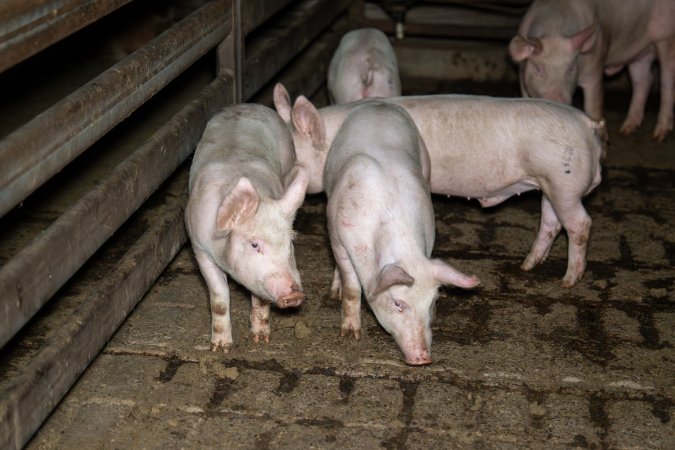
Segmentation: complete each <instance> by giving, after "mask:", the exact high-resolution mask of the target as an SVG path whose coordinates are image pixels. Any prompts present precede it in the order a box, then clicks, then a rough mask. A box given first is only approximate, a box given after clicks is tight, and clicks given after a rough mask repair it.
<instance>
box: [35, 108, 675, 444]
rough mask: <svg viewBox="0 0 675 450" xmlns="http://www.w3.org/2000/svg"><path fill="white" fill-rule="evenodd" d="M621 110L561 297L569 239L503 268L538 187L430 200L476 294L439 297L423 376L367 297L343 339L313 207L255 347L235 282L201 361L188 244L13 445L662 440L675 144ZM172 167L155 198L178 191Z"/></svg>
mask: <svg viewBox="0 0 675 450" xmlns="http://www.w3.org/2000/svg"><path fill="white" fill-rule="evenodd" d="M610 103H611V102H610ZM624 107H625V105H623V103H621V108H618V109H617V110H611V111H609V112H608V114H607V119H608V122H609V130H610V133H611V136H612V145H611V148H610V154H609V158H608V160H607V162H606V164H605V168H604V173H603V176H604V179H603V182H602V184H601V185H600V186H599V187H598V188H597V189H596V190H595V192H594V193H592V194H591V195H590V196H589V197H588V198H587V200H586V202H585V203H586V206H587V209H588V211H589V213H590V215H591V217H592V218H593V228H592V232H591V240H590V243H589V250H588V268H587V271H586V275H585V276H584V278H583V280H582V281H581V282H580V283H579V284H578V285H577V286H575V287H574V288H572V289H571V290H564V289H562V288H561V287H560V281H561V277H562V275H563V274H564V271H565V267H566V248H567V243H566V238H565V237H559V238H558V239H557V241H556V243H555V245H554V248H553V250H552V252H551V256H550V257H549V260H548V261H547V262H546V263H545V264H544V265H543V266H539V267H537V268H536V269H535V270H534V271H532V272H529V273H527V272H523V271H522V270H520V269H519V267H518V266H519V263H520V262H521V260H522V259H523V258H524V257H525V255H526V253H527V252H528V250H529V246H530V244H531V241H532V240H533V239H534V234H535V231H536V227H537V224H538V221H539V200H540V194H538V193H531V194H528V195H523V196H521V197H518V198H514V199H511V200H509V201H508V202H506V203H505V204H503V205H502V206H499V207H496V208H492V209H489V210H482V209H481V208H480V207H479V206H478V203H477V202H475V201H473V202H467V201H466V200H461V199H446V198H441V197H435V198H434V207H435V211H436V219H437V221H436V225H437V239H436V246H435V251H434V255H435V256H437V257H441V258H445V259H447V260H448V261H451V262H452V263H453V264H454V265H455V266H456V267H458V268H460V269H462V270H464V271H466V272H470V273H475V274H477V275H478V276H480V278H481V280H482V284H481V286H480V287H479V288H477V289H475V290H473V291H461V290H458V289H451V288H447V289H443V291H442V292H441V297H440V298H439V300H438V308H437V319H436V322H435V323H434V330H433V333H434V341H433V347H432V350H433V356H434V363H433V364H432V365H431V366H428V367H421V368H413V367H408V366H406V365H405V364H404V363H403V362H402V358H401V354H400V352H399V350H398V348H397V347H396V344H395V343H394V341H393V339H391V338H390V337H389V336H388V335H387V334H386V332H385V331H384V330H383V329H382V328H381V327H380V326H379V325H378V324H377V322H376V321H375V319H374V316H373V315H372V314H371V313H370V311H369V310H367V306H366V305H365V304H364V309H365V311H364V314H363V320H364V337H363V338H362V339H361V340H360V341H358V342H356V341H354V340H352V339H347V338H340V337H339V336H338V332H339V327H340V307H339V304H337V303H335V302H334V301H332V300H331V299H330V298H329V287H330V282H331V276H332V267H333V266H332V259H331V258H332V257H331V254H330V248H329V246H328V237H327V233H326V226H325V218H324V217H325V205H326V203H325V198H324V197H323V196H321V195H318V196H310V197H309V198H308V199H307V201H306V202H305V205H304V206H303V207H302V210H301V211H300V212H299V214H298V217H297V220H296V225H295V226H296V229H297V231H298V237H297V240H296V255H297V259H298V268H299V270H300V272H301V275H302V278H303V285H304V288H305V292H306V294H307V302H306V303H305V304H304V305H303V306H302V308H300V309H299V310H297V311H278V310H273V313H272V318H271V326H272V340H271V342H270V343H269V344H268V345H266V344H255V343H253V342H251V341H250V339H248V313H249V308H250V302H249V300H248V294H247V292H246V291H245V290H244V289H242V288H240V287H238V286H236V285H235V284H234V283H232V284H233V286H234V287H233V289H232V321H233V330H234V331H233V335H234V339H235V347H234V349H233V350H232V351H231V352H230V353H229V354H223V353H212V352H210V351H209V350H208V348H209V338H210V336H209V323H210V318H209V307H208V297H207V290H206V286H205V283H204V281H203V279H202V277H201V275H200V273H199V270H198V268H197V264H196V262H195V260H194V257H193V255H192V251H191V249H190V247H189V246H185V247H184V248H183V249H182V250H181V251H180V253H179V254H178V256H177V257H176V258H175V260H174V261H173V262H172V263H171V265H170V266H169V267H168V268H167V269H166V270H165V271H164V273H163V274H162V276H161V277H160V278H159V280H157V283H156V284H155V285H154V287H153V288H152V289H151V290H150V291H149V292H148V293H147V294H146V296H145V298H144V299H143V300H142V302H141V303H140V304H139V306H138V307H137V308H136V310H135V311H134V313H133V314H132V315H131V316H130V317H129V319H128V320H127V321H126V322H125V323H124V325H123V326H122V327H121V329H120V330H119V331H118V332H117V334H116V335H115V336H114V338H113V339H112V340H111V341H110V343H109V344H108V345H107V347H106V348H105V350H104V351H103V352H102V354H101V355H99V356H98V358H97V359H96V360H95V362H94V363H93V364H92V365H91V367H90V368H89V369H88V370H87V371H86V372H85V373H84V375H83V376H82V377H81V379H80V380H79V381H78V383H77V384H76V385H75V386H74V387H73V389H72V390H71V392H70V393H69V394H68V395H67V397H66V398H65V399H64V400H63V401H62V402H61V404H60V405H59V406H58V408H57V409H56V410H55V411H54V413H53V414H52V415H51V416H50V418H49V419H48V420H47V421H46V423H45V424H44V425H43V427H42V428H41V430H40V431H39V432H38V433H37V434H36V435H35V437H34V439H33V440H32V441H31V442H30V444H29V445H28V448H29V449H64V448H110V449H113V448H119V449H122V448H164V449H166V448H256V449H258V448H260V449H264V448H389V449H391V448H398V449H402V448H425V449H429V448H523V447H537V448H544V447H546V448H549V447H567V446H572V447H581V448H653V449H665V448H673V447H675V433H674V429H673V414H674V413H675V350H674V349H673V345H674V344H675V306H674V303H673V301H674V300H675V295H674V294H673V291H674V289H675V286H674V275H675V274H674V272H673V264H674V262H675V229H674V227H673V224H674V223H675V206H674V204H675V203H674V200H675V186H674V181H675V146H674V145H673V142H674V141H673V137H672V136H671V137H670V138H669V140H668V141H667V142H665V143H661V144H658V143H654V142H653V141H652V140H651V139H650V138H649V135H650V133H651V130H652V128H653V125H654V122H655V116H654V114H653V113H650V114H649V115H648V117H647V119H646V123H645V125H644V126H643V128H642V130H641V131H640V132H639V134H637V135H636V136H632V137H628V138H625V137H621V136H620V135H619V134H618V127H619V125H620V122H621V120H622V114H623V108H624ZM186 167H187V166H186ZM186 167H185V168H183V170H182V171H180V172H179V173H178V174H177V175H176V176H175V177H174V179H172V180H171V181H170V183H169V188H168V191H167V192H169V194H163V195H184V189H185V181H186V173H185V172H186V170H185V169H186ZM156 203H157V204H161V201H158V202H156ZM130 226H132V225H130ZM121 233H124V231H122V232H121ZM117 239H122V238H121V237H119V236H118V238H117ZM106 252H108V253H111V254H114V253H115V252H114V250H103V253H104V254H105V253H106ZM86 271H87V270H86V269H85V273H86ZM92 271H93V272H96V270H95V269H90V272H92ZM79 277H80V278H79V280H75V281H73V282H72V283H71V285H70V286H69V287H67V288H66V295H65V296H66V297H68V293H70V295H71V296H75V295H76V294H77V288H76V287H74V286H76V285H77V283H78V282H79V283H83V282H85V283H86V281H84V280H85V279H86V275H80V276H79Z"/></svg>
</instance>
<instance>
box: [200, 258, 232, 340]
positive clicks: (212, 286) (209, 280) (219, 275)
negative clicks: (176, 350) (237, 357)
mask: <svg viewBox="0 0 675 450" xmlns="http://www.w3.org/2000/svg"><path fill="white" fill-rule="evenodd" d="M195 257H196V258H197V263H198V264H199V270H200V271H201V273H202V276H203V277H204V280H206V285H207V286H208V288H209V298H210V303H211V350H212V351H217V350H218V349H219V348H222V349H223V351H224V352H225V353H227V352H228V350H229V349H230V347H232V326H231V325H230V288H229V286H228V285H227V276H226V275H225V273H223V271H222V270H221V269H220V267H218V265H217V264H216V263H215V262H213V261H212V260H211V258H209V256H208V255H207V254H206V253H205V252H203V251H201V250H198V249H195Z"/></svg>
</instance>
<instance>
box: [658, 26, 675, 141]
mask: <svg viewBox="0 0 675 450" xmlns="http://www.w3.org/2000/svg"><path fill="white" fill-rule="evenodd" d="M656 51H657V52H658V55H659V63H660V64H661V104H660V106H659V115H658V117H657V119H656V128H655V129H654V139H656V140H657V141H659V142H660V141H663V140H664V139H665V138H666V136H667V135H668V133H669V132H670V131H671V130H672V129H673V104H675V92H674V91H675V37H672V38H670V39H666V40H663V41H659V42H657V43H656Z"/></svg>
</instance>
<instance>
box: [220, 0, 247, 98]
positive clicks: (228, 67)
mask: <svg viewBox="0 0 675 450" xmlns="http://www.w3.org/2000/svg"><path fill="white" fill-rule="evenodd" d="M231 1H232V29H231V30H230V34H228V36H227V37H226V38H225V40H224V41H223V42H221V43H220V45H219V46H218V51H217V52H216V54H217V58H218V73H219V74H221V75H228V76H230V78H232V79H233V80H234V83H233V84H232V88H233V92H232V98H233V99H234V102H235V103H240V102H241V78H242V77H241V66H242V61H243V58H244V56H243V52H244V33H243V29H242V17H241V1H240V0H231Z"/></svg>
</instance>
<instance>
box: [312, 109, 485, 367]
mask: <svg viewBox="0 0 675 450" xmlns="http://www.w3.org/2000/svg"><path fill="white" fill-rule="evenodd" d="M324 180H325V183H326V195H327V197H328V204H327V207H326V212H327V216H328V232H329V235H330V241H331V247H332V249H333V255H334V257H335V261H336V263H337V269H336V273H335V277H334V280H333V285H332V287H331V294H332V296H333V297H334V298H338V299H340V300H342V325H341V333H340V334H341V335H343V336H344V335H347V334H349V333H353V335H354V337H355V338H357V339H358V338H359V337H360V332H361V315H360V313H361V291H362V288H363V291H364V294H365V298H366V301H367V302H368V304H369V305H370V308H371V309H372V310H373V312H374V313H375V317H376V318H377V320H378V321H379V323H380V324H381V325H382V327H383V328H384V329H385V330H386V331H387V332H389V333H390V334H391V335H392V336H393V337H394V339H395V341H396V343H397V344H398V346H399V348H400V349H401V350H402V351H403V354H404V355H405V362H406V363H407V364H409V365H413V366H417V365H425V364H430V363H431V320H432V311H433V310H434V304H435V301H436V298H437V296H438V288H439V286H440V285H447V284H452V285H455V286H459V287H463V288H472V287H474V286H476V285H477V284H478V283H479V280H478V279H477V278H476V277H473V276H467V275H465V274H463V273H461V272H459V271H458V270H456V269H455V268H453V267H452V266H450V265H449V264H447V263H445V262H443V261H442V260H440V259H430V256H431V250H432V248H433V244H434V211H433V207H432V204H431V195H430V193H429V157H428V153H427V150H426V148H425V146H424V142H423V141H422V140H421V138H420V136H419V133H418V132H417V128H416V127H415V124H414V123H413V121H412V119H411V118H410V116H409V115H408V113H406V112H405V110H403V108H401V107H400V106H397V105H392V104H386V103H378V102H370V103H365V104H363V105H360V106H357V107H355V108H354V109H353V111H351V112H350V113H349V115H348V116H347V117H346V118H345V121H344V124H343V126H342V127H341V128H340V130H339V131H338V132H337V134H336V135H335V139H334V140H333V143H332V145H331V148H330V152H329V153H328V157H327V158H326V166H325V172H324Z"/></svg>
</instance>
